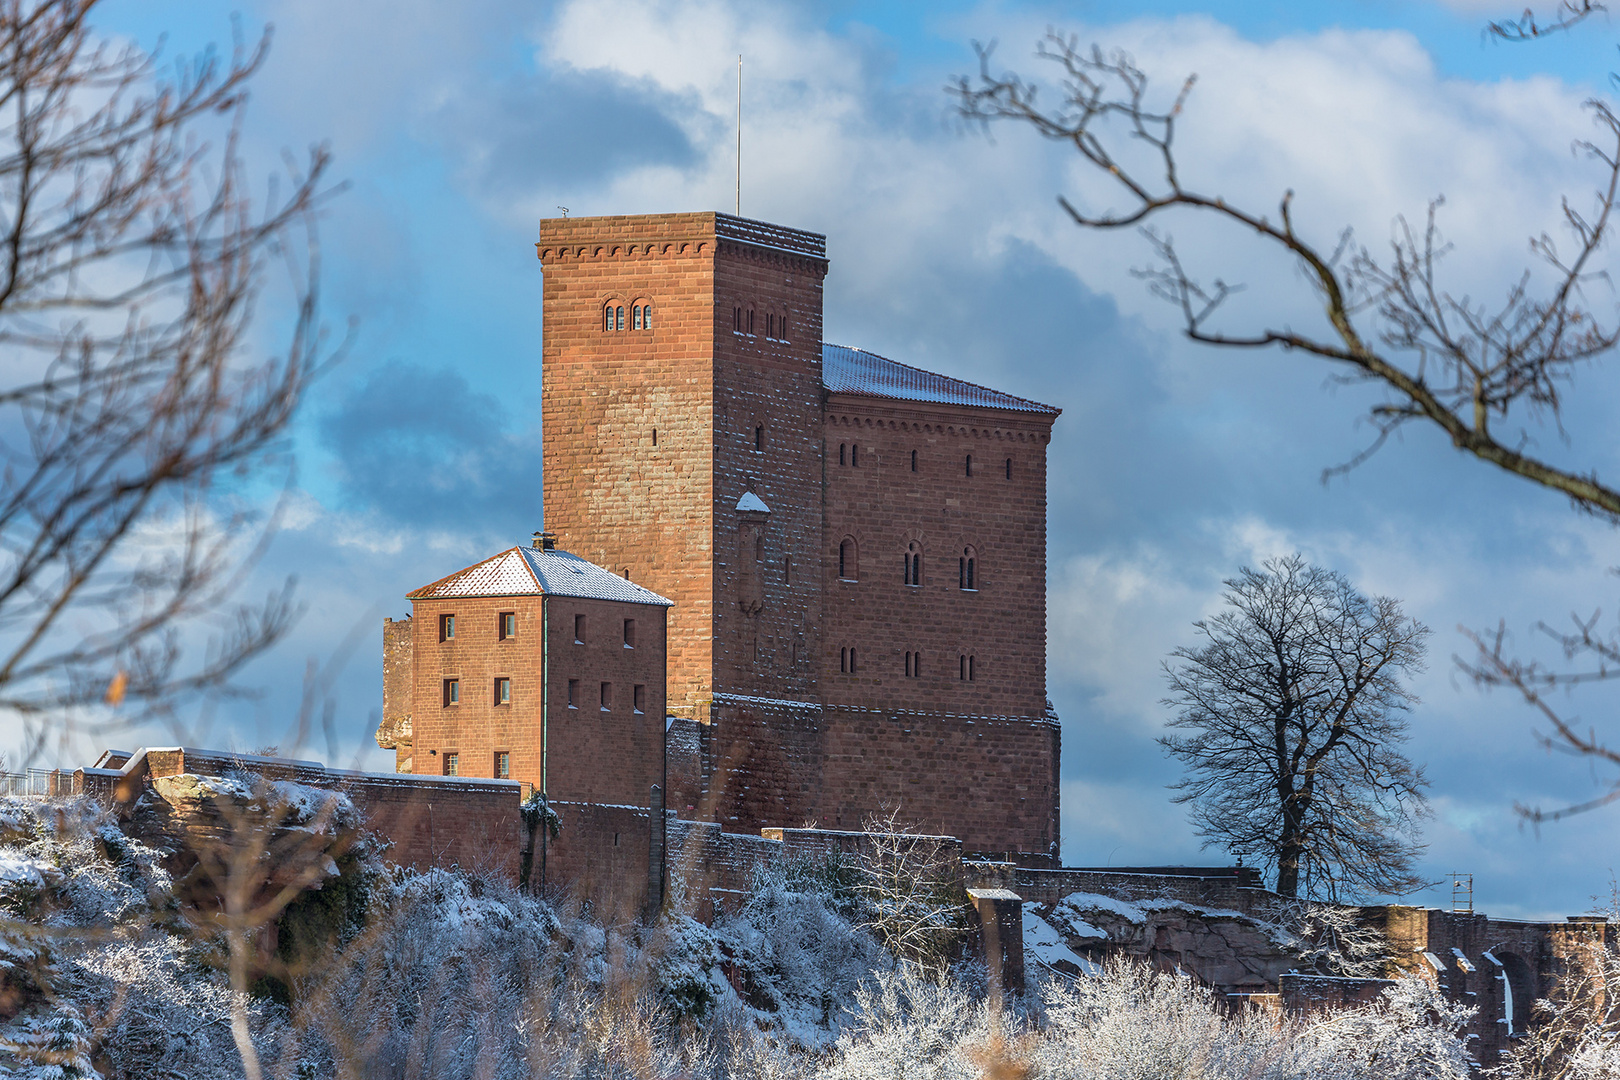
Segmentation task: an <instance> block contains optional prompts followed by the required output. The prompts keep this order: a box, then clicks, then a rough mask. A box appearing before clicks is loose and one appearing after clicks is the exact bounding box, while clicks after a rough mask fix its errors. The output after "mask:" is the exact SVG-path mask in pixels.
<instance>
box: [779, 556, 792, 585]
mask: <svg viewBox="0 0 1620 1080" xmlns="http://www.w3.org/2000/svg"><path fill="white" fill-rule="evenodd" d="M782 584H784V585H791V584H793V556H791V555H784V556H782Z"/></svg>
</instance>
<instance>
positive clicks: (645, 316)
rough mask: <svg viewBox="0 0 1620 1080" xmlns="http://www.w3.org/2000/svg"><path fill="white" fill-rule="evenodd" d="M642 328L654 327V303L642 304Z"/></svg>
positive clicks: (649, 328)
mask: <svg viewBox="0 0 1620 1080" xmlns="http://www.w3.org/2000/svg"><path fill="white" fill-rule="evenodd" d="M641 328H642V329H643V330H651V329H652V305H651V304H642V305H641Z"/></svg>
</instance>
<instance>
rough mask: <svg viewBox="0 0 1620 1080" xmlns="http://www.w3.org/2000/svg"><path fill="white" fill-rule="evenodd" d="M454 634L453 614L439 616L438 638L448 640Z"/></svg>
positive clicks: (454, 619)
mask: <svg viewBox="0 0 1620 1080" xmlns="http://www.w3.org/2000/svg"><path fill="white" fill-rule="evenodd" d="M455 636H456V617H455V616H454V615H440V616H439V640H440V641H449V640H450V639H451V638H453V637H455Z"/></svg>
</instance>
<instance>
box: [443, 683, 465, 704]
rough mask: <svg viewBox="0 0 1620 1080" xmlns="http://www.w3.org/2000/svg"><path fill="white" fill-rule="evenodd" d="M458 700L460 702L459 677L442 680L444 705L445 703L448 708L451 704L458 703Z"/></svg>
mask: <svg viewBox="0 0 1620 1080" xmlns="http://www.w3.org/2000/svg"><path fill="white" fill-rule="evenodd" d="M460 702H461V680H460V679H446V680H444V705H445V708H449V707H450V706H452V705H457V704H460Z"/></svg>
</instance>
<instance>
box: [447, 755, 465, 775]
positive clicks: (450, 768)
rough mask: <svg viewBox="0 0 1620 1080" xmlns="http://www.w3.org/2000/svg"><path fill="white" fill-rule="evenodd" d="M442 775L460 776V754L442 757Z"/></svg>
mask: <svg viewBox="0 0 1620 1080" xmlns="http://www.w3.org/2000/svg"><path fill="white" fill-rule="evenodd" d="M444 775H446V776H460V775H461V755H460V754H446V755H444Z"/></svg>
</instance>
